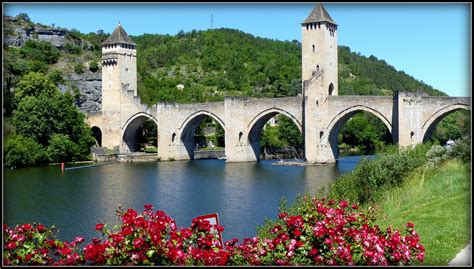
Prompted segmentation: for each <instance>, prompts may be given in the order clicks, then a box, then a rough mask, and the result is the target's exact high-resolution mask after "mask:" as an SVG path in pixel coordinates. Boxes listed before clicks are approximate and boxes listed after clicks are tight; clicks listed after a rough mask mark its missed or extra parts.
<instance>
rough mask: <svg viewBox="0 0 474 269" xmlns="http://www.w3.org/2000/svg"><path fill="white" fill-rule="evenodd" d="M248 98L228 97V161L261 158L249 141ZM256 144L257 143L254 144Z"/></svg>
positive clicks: (226, 130)
mask: <svg viewBox="0 0 474 269" xmlns="http://www.w3.org/2000/svg"><path fill="white" fill-rule="evenodd" d="M247 102H248V98H246V97H226V98H225V100H224V108H225V122H226V123H228V124H226V127H225V155H226V157H227V160H226V161H227V162H255V161H257V160H258V159H259V156H256V154H255V152H254V149H253V147H252V145H251V143H250V141H249V139H248V138H249V131H250V130H249V127H248V124H249V122H248V116H247V115H246V111H248V109H247V108H246V107H247ZM253 146H255V145H253Z"/></svg>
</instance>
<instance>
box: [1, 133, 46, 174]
mask: <svg viewBox="0 0 474 269" xmlns="http://www.w3.org/2000/svg"><path fill="white" fill-rule="evenodd" d="M3 156H4V158H5V159H4V163H3V165H4V166H5V167H13V166H30V165H34V164H38V163H41V162H42V161H44V159H45V153H44V149H43V146H42V145H40V144H38V143H37V142H36V141H35V140H34V139H32V138H30V137H24V136H22V135H13V136H11V137H9V138H8V139H7V140H6V141H5V146H4V148H3Z"/></svg>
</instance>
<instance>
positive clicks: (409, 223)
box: [406, 221, 415, 228]
mask: <svg viewBox="0 0 474 269" xmlns="http://www.w3.org/2000/svg"><path fill="white" fill-rule="evenodd" d="M406 226H407V228H413V227H415V224H413V223H412V222H410V221H409V222H408V223H407V224H406Z"/></svg>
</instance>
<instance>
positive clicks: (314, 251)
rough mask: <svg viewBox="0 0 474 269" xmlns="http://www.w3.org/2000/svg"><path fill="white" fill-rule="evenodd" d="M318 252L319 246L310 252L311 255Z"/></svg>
mask: <svg viewBox="0 0 474 269" xmlns="http://www.w3.org/2000/svg"><path fill="white" fill-rule="evenodd" d="M316 254H318V249H317V248H312V249H311V251H310V252H309V255H311V256H313V257H314V256H315V255H316Z"/></svg>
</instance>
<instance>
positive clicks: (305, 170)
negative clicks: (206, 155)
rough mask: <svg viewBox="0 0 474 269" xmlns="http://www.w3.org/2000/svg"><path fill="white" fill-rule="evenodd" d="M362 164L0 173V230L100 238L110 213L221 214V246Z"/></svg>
mask: <svg viewBox="0 0 474 269" xmlns="http://www.w3.org/2000/svg"><path fill="white" fill-rule="evenodd" d="M359 159H360V157H358V156H351V157H344V158H342V159H341V160H340V161H339V163H338V164H336V165H325V166H307V167H288V166H275V165H271V163H272V162H274V161H270V160H269V161H261V162H259V163H225V162H224V161H221V160H196V161H180V162H178V161H177V162H158V163H133V164H131V163H116V164H110V165H103V166H96V167H90V168H83V169H73V170H67V171H64V172H61V171H60V168H59V167H58V166H49V167H38V168H24V169H14V170H9V169H5V170H4V181H3V187H4V189H3V190H4V191H3V194H4V196H3V210H4V211H3V217H4V219H3V223H7V224H8V225H10V226H14V225H16V224H23V223H33V222H37V223H38V222H39V223H43V224H45V225H47V226H51V225H53V224H54V225H56V227H57V228H58V229H59V230H60V231H59V239H61V240H69V241H71V240H73V239H74V237H75V236H84V237H86V241H90V239H92V237H94V236H100V234H99V233H98V232H96V231H95V224H96V223H98V222H103V223H109V224H110V226H109V227H113V225H114V224H117V223H118V221H117V219H116V217H115V209H116V208H117V207H118V206H119V205H123V207H124V208H134V209H136V210H138V211H140V212H141V211H142V210H143V205H144V204H147V203H150V204H153V205H154V208H155V210H157V209H161V210H163V211H164V212H165V213H166V214H168V215H169V216H170V217H172V218H174V219H175V220H176V222H177V225H178V227H188V226H189V225H190V224H191V220H192V219H193V218H194V217H196V216H199V215H204V214H210V213H218V214H219V221H220V223H221V225H223V226H224V228H225V231H224V233H223V237H224V240H228V239H231V238H233V237H236V238H239V239H243V238H245V237H253V236H254V235H255V234H256V231H255V227H256V226H257V225H261V224H263V223H264V219H265V217H268V218H272V219H274V218H276V216H277V214H278V205H279V201H280V199H281V198H282V197H286V198H287V199H288V201H289V202H292V201H294V199H295V197H296V195H297V194H300V193H305V192H316V191H317V190H318V189H319V188H321V187H323V186H327V185H328V183H329V182H331V181H333V180H335V179H336V178H338V177H339V176H340V175H341V174H342V173H345V172H347V171H350V170H352V169H353V168H354V167H355V165H356V163H357V162H358V160H359Z"/></svg>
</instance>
